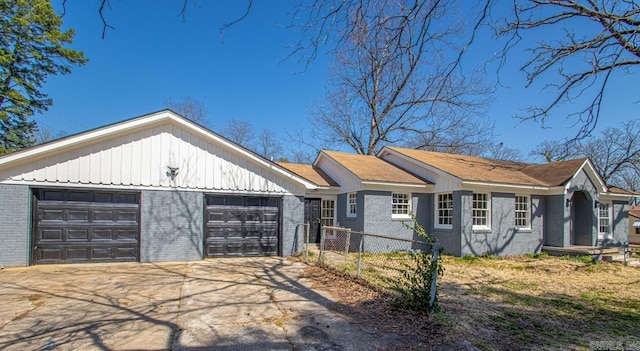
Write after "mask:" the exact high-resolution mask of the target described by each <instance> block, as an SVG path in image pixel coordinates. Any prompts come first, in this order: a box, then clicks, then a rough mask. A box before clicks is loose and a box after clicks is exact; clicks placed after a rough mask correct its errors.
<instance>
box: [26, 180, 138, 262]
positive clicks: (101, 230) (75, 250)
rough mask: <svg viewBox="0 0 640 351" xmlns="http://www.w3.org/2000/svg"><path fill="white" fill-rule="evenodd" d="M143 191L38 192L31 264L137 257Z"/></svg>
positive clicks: (122, 259) (59, 190)
mask: <svg viewBox="0 0 640 351" xmlns="http://www.w3.org/2000/svg"><path fill="white" fill-rule="evenodd" d="M139 203H140V194H139V193H135V192H113V191H95V190H61V189H35V190H34V209H35V211H34V213H35V216H34V230H33V236H34V237H33V242H32V244H33V251H32V263H34V264H43V263H75V262H129V261H138V259H139V255H138V253H139V242H140V229H139V228H140V227H139V224H138V219H139V217H140V206H139Z"/></svg>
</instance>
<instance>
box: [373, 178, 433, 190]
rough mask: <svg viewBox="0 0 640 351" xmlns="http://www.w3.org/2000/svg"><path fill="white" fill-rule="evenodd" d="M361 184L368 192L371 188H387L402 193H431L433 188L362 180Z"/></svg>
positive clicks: (430, 185) (431, 186) (428, 185)
mask: <svg viewBox="0 0 640 351" xmlns="http://www.w3.org/2000/svg"><path fill="white" fill-rule="evenodd" d="M361 184H362V187H363V188H366V189H369V190H371V189H372V188H382V189H385V190H387V189H389V188H399V189H401V190H404V191H407V190H415V191H416V192H433V188H434V187H433V185H432V184H425V185H419V184H407V183H394V182H378V181H366V180H363V181H362V183H361Z"/></svg>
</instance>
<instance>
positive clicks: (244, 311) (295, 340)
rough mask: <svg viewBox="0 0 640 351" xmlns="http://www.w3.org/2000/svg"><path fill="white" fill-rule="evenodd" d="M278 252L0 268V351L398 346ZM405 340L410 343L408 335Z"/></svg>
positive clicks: (394, 338)
mask: <svg viewBox="0 0 640 351" xmlns="http://www.w3.org/2000/svg"><path fill="white" fill-rule="evenodd" d="M304 267H305V266H304V265H303V264H301V263H294V262H289V261H287V260H283V259H277V258H253V259H244V258H240V259H216V260H207V261H197V262H187V263H158V264H140V263H120V264H77V265H51V266H34V267H28V268H7V269H4V270H1V271H0V299H1V306H2V308H0V350H375V349H384V348H395V346H399V345H401V344H403V340H402V338H401V337H400V336H397V335H394V334H384V335H377V334H376V333H374V331H372V330H368V328H366V327H365V326H364V325H361V324H354V323H353V322H350V321H348V320H347V319H344V318H342V317H341V316H340V315H339V314H337V313H334V312H332V311H330V310H328V309H327V306H329V305H330V304H335V302H334V301H332V300H331V298H330V297H329V296H328V295H327V294H325V293H323V292H322V291H317V290H312V289H310V288H309V282H308V281H307V280H306V279H301V278H300V273H301V272H302V270H303V269H304ZM405 342H406V340H405Z"/></svg>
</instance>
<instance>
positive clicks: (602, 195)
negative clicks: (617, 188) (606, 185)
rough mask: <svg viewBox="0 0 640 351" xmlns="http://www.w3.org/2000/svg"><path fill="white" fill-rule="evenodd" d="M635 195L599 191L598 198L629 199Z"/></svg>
mask: <svg viewBox="0 0 640 351" xmlns="http://www.w3.org/2000/svg"><path fill="white" fill-rule="evenodd" d="M633 197H635V196H634V195H632V194H616V193H599V194H598V199H599V200H623V201H629V199H631V198H633Z"/></svg>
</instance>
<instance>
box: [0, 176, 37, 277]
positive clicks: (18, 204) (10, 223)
mask: <svg viewBox="0 0 640 351" xmlns="http://www.w3.org/2000/svg"><path fill="white" fill-rule="evenodd" d="M30 195H31V191H30V190H29V186H27V185H11V184H0V199H2V210H0V240H2V244H1V245H0V266H5V267H12V266H28V265H29V243H30V230H31V229H30V227H31V226H30V223H31V222H30V213H31V196H30Z"/></svg>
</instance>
